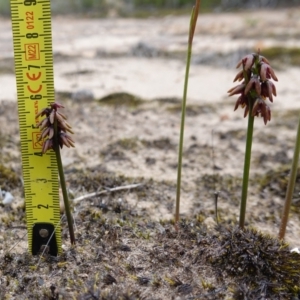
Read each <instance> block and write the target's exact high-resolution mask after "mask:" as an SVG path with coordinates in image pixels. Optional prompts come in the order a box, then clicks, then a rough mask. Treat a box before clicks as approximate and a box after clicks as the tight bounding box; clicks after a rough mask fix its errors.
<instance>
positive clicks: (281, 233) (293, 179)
mask: <svg viewBox="0 0 300 300" xmlns="http://www.w3.org/2000/svg"><path fill="white" fill-rule="evenodd" d="M299 152H300V118H299V123H298V129H297V137H296V143H295V150H294V157H293V162H292V170H291V174H290V178H289V182H288V187H287V190H286V195H285V203H284V208H283V215H282V219H281V224H280V229H279V239H280V240H283V239H284V236H285V230H286V225H287V222H288V218H289V212H290V207H291V203H292V197H293V192H294V188H295V182H296V178H297V171H298V161H299Z"/></svg>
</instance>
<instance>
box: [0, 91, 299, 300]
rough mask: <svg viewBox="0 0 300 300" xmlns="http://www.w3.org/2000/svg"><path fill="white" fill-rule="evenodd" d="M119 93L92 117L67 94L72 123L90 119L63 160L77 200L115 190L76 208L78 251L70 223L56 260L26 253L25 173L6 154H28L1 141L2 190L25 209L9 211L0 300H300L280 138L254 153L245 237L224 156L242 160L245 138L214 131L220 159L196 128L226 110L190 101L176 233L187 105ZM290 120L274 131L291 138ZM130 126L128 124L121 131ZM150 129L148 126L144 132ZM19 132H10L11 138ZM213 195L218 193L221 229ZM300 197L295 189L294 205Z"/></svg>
mask: <svg viewBox="0 0 300 300" xmlns="http://www.w3.org/2000/svg"><path fill="white" fill-rule="evenodd" d="M115 96H116V95H113V96H112V97H111V99H113V98H114V99H113V100H112V101H113V102H114V104H113V105H111V103H106V105H104V102H102V103H101V105H100V106H99V104H98V103H89V104H88V105H87V106H86V107H84V109H82V107H81V105H79V104H76V103H73V105H72V106H71V107H72V108H71V109H70V106H69V105H68V104H69V103H70V100H69V99H68V97H69V95H68V94H66V95H63V94H60V95H59V96H58V98H60V99H59V101H60V102H62V103H64V104H65V106H66V107H69V108H68V111H67V112H66V113H67V114H69V116H70V117H69V118H70V123H72V120H76V119H77V120H85V122H84V123H82V125H80V124H79V126H78V127H77V131H78V132H77V134H76V138H77V140H78V141H79V145H76V146H77V148H75V149H73V150H71V151H65V150H63V151H62V153H63V155H64V161H67V164H66V168H65V175H66V180H67V182H68V188H69V190H70V192H71V194H72V195H73V196H72V198H74V197H75V198H76V197H77V196H79V195H84V194H87V193H90V192H95V191H108V192H106V193H105V194H101V195H99V196H95V197H91V198H87V199H85V200H82V201H75V202H72V208H73V211H74V219H75V224H76V226H75V228H76V233H75V235H76V240H77V244H76V246H75V247H71V245H70V243H69V237H68V228H67V225H66V222H64V221H63V222H62V232H61V234H62V242H63V252H62V255H60V256H58V257H51V256H49V255H47V254H44V255H43V256H42V257H40V256H31V255H30V254H28V251H27V243H26V240H27V237H26V227H25V223H26V215H25V209H24V202H23V196H22V187H21V185H20V183H21V181H20V180H19V177H20V175H21V173H20V169H15V168H12V167H9V164H7V162H9V155H8V154H9V153H10V155H13V153H15V152H14V151H15V150H16V149H17V150H18V147H19V146H18V143H15V144H14V143H12V141H14V140H15V139H14V137H13V135H12V137H11V138H9V139H8V138H2V139H1V142H2V144H1V145H2V153H4V154H5V155H4V156H5V157H6V164H5V167H4V166H3V169H2V173H1V174H2V176H1V180H2V181H1V184H2V187H5V188H6V189H8V190H10V191H12V193H13V194H14V195H15V196H16V200H15V202H14V203H13V205H12V206H2V207H1V208H0V209H1V226H0V239H1V240H0V241H1V243H0V270H1V271H0V274H1V282H0V298H1V299H51V300H55V299H80V300H81V299H82V300H83V299H298V297H299V287H300V279H299V278H300V276H299V268H300V256H299V255H298V254H295V253H291V252H290V249H289V247H288V246H287V245H286V244H283V243H281V242H279V241H278V240H277V239H276V232H277V230H278V225H279V222H280V209H281V205H282V204H281V203H280V202H279V201H278V199H283V198H284V194H285V189H286V185H287V176H288V172H289V167H288V164H287V163H288V157H287V156H284V155H282V154H278V153H279V152H280V153H282V152H284V150H285V149H286V148H285V147H286V145H283V144H280V143H278V137H277V135H276V134H274V132H273V131H269V132H267V133H266V134H264V135H263V134H262V133H261V132H258V133H257V135H256V139H257V140H258V141H259V143H261V144H265V143H266V145H267V144H270V145H271V146H273V147H275V146H276V147H277V151H275V152H274V153H269V152H266V153H264V152H263V151H258V150H256V151H257V152H254V154H253V166H254V167H253V168H254V170H255V171H254V172H253V174H252V177H251V182H250V186H251V188H250V191H249V198H250V199H249V207H250V208H249V210H248V212H247V219H246V220H247V229H246V230H245V231H244V232H243V231H241V230H239V229H238V228H237V219H238V206H239V199H240V191H241V176H239V175H237V173H236V172H235V171H233V172H227V171H226V169H224V168H225V165H226V160H230V163H231V166H234V165H235V164H234V160H232V156H231V155H230V153H229V152H228V150H227V149H228V148H229V149H234V151H235V155H237V153H240V152H239V150H238V149H239V145H240V144H243V141H244V139H245V134H244V131H243V130H242V129H241V128H235V129H233V128H230V129H228V130H219V131H216V133H215V136H214V138H215V145H216V146H215V148H214V153H215V157H214V162H213V161H212V160H211V159H210V158H211V157H212V156H211V154H212V147H211V144H210V142H208V141H203V135H201V136H199V135H198V134H197V130H196V131H193V130H191V126H195V122H196V120H198V119H202V121H203V123H205V122H207V120H208V119H209V118H211V116H212V115H213V114H216V113H217V111H218V108H217V107H213V106H208V107H207V108H205V107H204V106H203V107H202V106H199V105H197V104H193V105H192V106H191V113H190V114H189V119H190V123H189V122H188V126H187V134H188V137H189V139H188V141H187V143H186V146H185V151H184V168H183V170H184V172H185V173H184V174H185V175H184V176H185V177H184V178H183V186H182V196H183V205H184V206H185V207H183V209H182V213H181V221H180V225H179V230H178V231H176V230H175V228H174V223H173V221H172V215H173V212H174V203H175V201H174V197H175V196H174V195H175V193H176V184H175V182H176V181H175V180H174V176H173V177H172V176H169V174H173V173H176V151H177V147H176V143H177V135H176V134H175V135H174V134H172V130H173V125H172V123H174V121H175V119H176V118H178V117H179V116H180V111H179V110H177V109H176V110H174V105H178V101H177V100H176V99H162V100H161V101H160V100H159V99H156V100H153V101H145V100H142V99H140V100H139V103H138V104H137V103H136V101H135V100H133V102H132V101H131V100H130V99H131V98H134V99H135V97H134V96H131V95H129V94H126V99H127V100H126V101H122V100H123V94H122V95H121V96H122V97H121V98H118V99H115ZM108 102H110V100H109V101H108ZM99 107H101V109H99ZM6 109H7V110H8V111H11V114H10V117H12V118H14V114H15V113H16V111H15V108H13V106H11V107H10V106H9V105H8V104H7V106H6ZM91 112H93V114H92V113H91ZM291 114H292V112H291V113H288V112H287V113H286V114H281V115H280V116H281V117H280V118H279V119H278V120H277V121H275V122H274V123H273V124H271V126H270V127H271V128H272V126H273V127H276V126H279V127H280V128H285V130H289V128H290V127H289V126H286V125H287V124H288V122H289V120H291ZM275 115H276V114H275ZM292 115H293V114H292ZM112 116H113V119H112ZM6 117H7V116H4V115H2V119H1V118H0V121H1V122H4V123H5V118H6ZM3 118H4V119H3ZM125 119H126V122H127V123H126V124H127V125H126V126H128V127H124V124H125V122H124V120H125ZM284 119H286V120H287V122H284ZM119 120H120V123H118V122H119ZM121 120H122V122H121ZM143 120H146V121H147V122H148V124H147V125H148V126H146V127H144V128H143V125H141V124H142V123H143ZM97 122H99V123H100V125H99V127H96V125H95V124H96V123H97ZM83 125H84V126H90V129H89V130H87V128H84V127H83ZM149 126H150V127H149ZM151 126H154V127H155V126H156V127H155V128H163V129H164V130H163V131H162V134H157V133H158V132H157V131H156V134H155V135H154V134H152V133H150V134H149V135H147V134H145V132H147V130H149V128H151ZM204 126H205V125H204ZM206 126H207V124H206ZM16 127H17V124H15V125H13V126H12V127H11V128H10V130H11V132H14V131H15V128H16ZM140 127H141V128H140ZM200 127H201V126H199V128H200ZM276 128H278V127H276ZM83 129H84V130H83ZM124 132H127V134H124ZM167 132H169V133H170V134H166V133H167ZM2 134H3V133H2ZM200 137H202V139H201V138H200ZM16 141H17V140H16ZM83 141H85V143H83ZM228 142H229V144H228ZM288 142H289V141H288ZM89 143H90V144H89ZM84 144H87V146H89V147H87V148H84V147H83V145H84ZM7 149H10V151H7ZM221 149H224V152H222V151H223V150H221ZM259 149H263V148H259ZM225 150H226V151H227V152H226V151H225ZM72 151H73V152H72ZM220 152H222V155H220V154H221V153H220ZM255 153H256V154H255ZM2 157H3V155H2ZM12 157H14V156H12ZM170 157H171V158H172V159H170ZM173 158H174V159H173ZM172 160H173V162H172ZM82 161H84V162H85V166H83V165H82V163H81V162H82ZM267 162H269V163H267ZM198 164H199V165H198ZM276 164H277V165H278V167H277V165H276ZM239 165H240V163H239ZM270 165H272V167H271V166H270ZM237 167H238V165H237ZM187 174H188V177H187ZM299 178H300V177H299ZM299 178H297V182H298V181H299V180H300V179H299ZM136 183H139V184H141V185H140V186H139V187H136V188H134V189H128V190H122V191H116V192H109V189H110V188H114V187H119V186H124V185H130V184H136ZM215 191H218V193H219V203H218V224H217V223H216V217H215V207H214V196H213V195H214V192H215ZM298 192H299V191H298V189H296V190H295V198H296V199H297V197H298ZM186 199H188V201H187V200H186ZM71 201H73V200H71ZM299 211H300V209H299V201H298V200H297V201H295V202H294V203H293V206H292V212H291V222H292V223H290V224H291V225H290V228H289V229H288V232H287V235H288V236H289V237H291V235H292V234H293V232H294V228H296V235H297V232H298V231H297V230H298V229H297V226H296V225H295V224H296V223H297V222H299ZM62 212H63V210H62ZM252 226H255V227H256V228H258V229H262V230H263V231H264V233H260V232H257V231H256V230H254V229H252ZM267 233H271V234H272V235H268V234H267Z"/></svg>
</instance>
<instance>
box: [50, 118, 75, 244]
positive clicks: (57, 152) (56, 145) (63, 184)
mask: <svg viewBox="0 0 300 300" xmlns="http://www.w3.org/2000/svg"><path fill="white" fill-rule="evenodd" d="M54 139H55V142H54V152H55V156H56V161H57V168H58V173H59V178H60V186H61V190H62V194H63V198H64V205H65V212H66V216H67V222H68V226H69V232H70V240H71V244H72V245H75V235H74V228H73V218H72V214H71V209H70V204H69V199H68V192H67V187H66V181H65V175H64V169H63V164H62V160H61V155H60V149H59V143H58V133H57V120H56V119H55V120H54Z"/></svg>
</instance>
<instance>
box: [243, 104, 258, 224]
mask: <svg viewBox="0 0 300 300" xmlns="http://www.w3.org/2000/svg"><path fill="white" fill-rule="evenodd" d="M252 107H253V103H252V99H249V113H248V129H247V140H246V151H245V161H244V174H243V185H242V198H241V208H240V223H239V226H240V228H242V229H243V228H244V225H245V215H246V206H247V194H248V183H249V173H250V164H251V148H252V137H253V125H254V117H253V116H252V113H251V112H252Z"/></svg>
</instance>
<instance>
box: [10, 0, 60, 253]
mask: <svg viewBox="0 0 300 300" xmlns="http://www.w3.org/2000/svg"><path fill="white" fill-rule="evenodd" d="M10 4H11V18H12V30H13V44H14V56H15V73H16V81H17V94H18V112H19V124H20V136H21V153H22V167H23V178H24V187H25V202H26V219H27V231H28V246H29V251H30V252H31V253H32V254H34V255H35V254H38V253H39V251H41V250H43V248H44V247H45V246H46V245H48V246H47V247H48V248H47V250H48V252H49V253H50V254H51V255H57V254H59V253H60V252H61V232H60V207H59V196H58V173H57V166H56V160H55V154H54V152H53V151H48V152H47V153H46V154H45V155H42V152H41V151H42V141H39V137H40V134H41V133H40V130H39V129H38V128H37V127H36V124H37V123H38V122H39V120H38V119H35V115H36V114H37V112H38V111H40V110H41V109H42V108H45V107H47V106H49V103H50V102H54V83H53V55H52V34H51V8H50V0H25V1H24V0H10ZM50 237H51V239H50ZM49 239H50V242H49ZM48 242H49V243H48Z"/></svg>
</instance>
